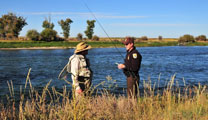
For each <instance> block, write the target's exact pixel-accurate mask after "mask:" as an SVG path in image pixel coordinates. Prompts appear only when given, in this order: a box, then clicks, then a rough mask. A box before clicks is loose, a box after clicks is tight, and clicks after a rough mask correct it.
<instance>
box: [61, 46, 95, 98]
mask: <svg viewBox="0 0 208 120" xmlns="http://www.w3.org/2000/svg"><path fill="white" fill-rule="evenodd" d="M89 49H91V46H90V45H88V44H87V43H86V42H80V43H79V44H77V46H76V49H75V51H74V54H73V55H72V56H71V57H70V58H69V62H68V64H67V65H66V66H65V67H64V69H63V70H62V72H61V73H60V75H59V79H63V78H64V79H66V76H67V74H66V73H71V78H72V82H73V83H72V86H73V88H74V90H75V91H74V92H75V96H79V95H83V94H85V95H86V94H87V93H88V92H89V89H90V86H91V81H92V71H91V69H90V63H89V59H87V58H86V55H87V54H88V50H89Z"/></svg>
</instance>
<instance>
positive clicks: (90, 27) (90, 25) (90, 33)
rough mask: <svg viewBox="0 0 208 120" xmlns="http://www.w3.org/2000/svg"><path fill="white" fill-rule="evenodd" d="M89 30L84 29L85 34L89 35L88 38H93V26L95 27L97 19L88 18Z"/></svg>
mask: <svg viewBox="0 0 208 120" xmlns="http://www.w3.org/2000/svg"><path fill="white" fill-rule="evenodd" d="M87 24H88V26H87V30H86V31H84V32H85V35H86V36H87V38H88V39H92V36H93V34H94V32H93V28H94V27H95V20H87Z"/></svg>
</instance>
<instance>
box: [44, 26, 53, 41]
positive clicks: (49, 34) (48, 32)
mask: <svg viewBox="0 0 208 120" xmlns="http://www.w3.org/2000/svg"><path fill="white" fill-rule="evenodd" d="M56 35H57V32H56V31H55V30H52V29H49V28H46V29H44V30H43V31H42V32H41V40H43V41H54V40H56Z"/></svg>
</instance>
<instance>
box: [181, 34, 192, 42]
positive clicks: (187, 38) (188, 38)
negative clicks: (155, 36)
mask: <svg viewBox="0 0 208 120" xmlns="http://www.w3.org/2000/svg"><path fill="white" fill-rule="evenodd" d="M178 42H179V43H185V42H195V39H194V36H192V35H189V34H186V35H184V36H182V37H180V38H179V41H178Z"/></svg>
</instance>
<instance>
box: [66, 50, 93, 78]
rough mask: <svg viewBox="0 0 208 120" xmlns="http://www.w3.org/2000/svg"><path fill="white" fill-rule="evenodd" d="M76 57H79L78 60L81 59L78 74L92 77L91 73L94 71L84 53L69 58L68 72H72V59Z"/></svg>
mask: <svg viewBox="0 0 208 120" xmlns="http://www.w3.org/2000/svg"><path fill="white" fill-rule="evenodd" d="M74 58H78V60H79V69H78V76H82V77H89V78H90V77H91V75H92V71H91V69H90V63H89V59H86V58H84V56H83V55H76V54H74V55H72V56H71V57H70V58H69V62H68V65H67V72H68V73H71V69H72V66H71V61H72V59H74Z"/></svg>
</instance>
